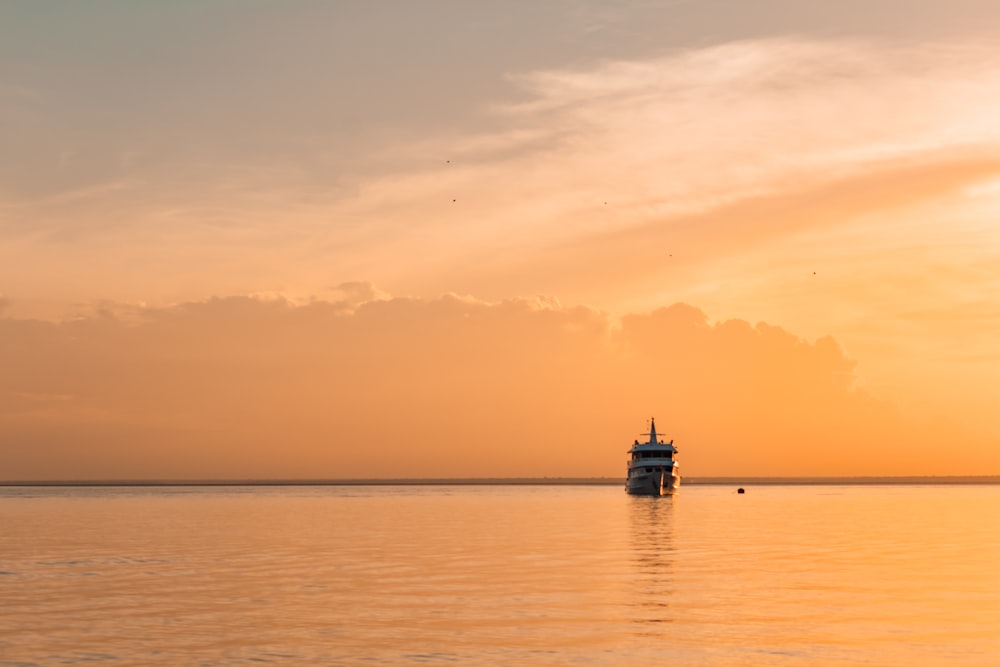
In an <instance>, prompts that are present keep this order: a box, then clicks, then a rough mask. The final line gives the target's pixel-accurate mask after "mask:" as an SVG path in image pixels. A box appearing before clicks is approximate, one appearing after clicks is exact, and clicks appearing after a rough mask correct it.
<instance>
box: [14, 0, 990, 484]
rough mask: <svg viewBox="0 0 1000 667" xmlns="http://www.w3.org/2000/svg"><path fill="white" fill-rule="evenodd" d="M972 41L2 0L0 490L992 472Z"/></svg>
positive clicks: (974, 33) (730, 17)
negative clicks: (640, 468)
mask: <svg viewBox="0 0 1000 667" xmlns="http://www.w3.org/2000/svg"><path fill="white" fill-rule="evenodd" d="M998 38H1000V8H998V7H997V5H996V4H995V3H993V2H987V1H985V0H950V1H948V2H943V1H942V2H938V1H936V0H930V1H927V2H921V3H913V2H908V1H903V0H869V1H867V2H860V1H855V0H844V1H842V2H838V3H828V2H819V1H815V2H814V1H812V0H806V1H802V0H795V1H793V0H754V1H753V2H745V1H742V0H741V1H738V2H737V1H734V0H691V1H685V0H664V1H660V2H657V1H654V0H632V1H630V0H621V1H618V2H588V1H586V0H575V1H573V0H561V1H552V2H527V1H524V2H522V1H520V0H512V1H511V2H506V3H502V4H488V3H469V2H459V1H457V0H456V1H444V0H440V1H430V0H428V1H426V2H397V1H392V0H384V1H368V2H352V1H346V2H319V1H289V2H265V1H263V0H245V1H243V0H241V1H239V2H237V1H236V0H218V1H214V2H189V1H184V0H177V1H174V2H146V3H136V2H125V1H118V2H110V1H103V0H93V1H91V2H87V3H45V2H28V1H24V2H19V1H17V0H8V1H7V2H3V3H0V364H2V365H0V367H2V368H3V369H4V370H3V372H2V373H0V479H6V480H40V479H64V480H65V479H236V478H248V477H249V478H398V477H423V478H427V477H431V478H439V477H510V476H514V477H544V476H549V477H558V476H569V477H583V476H608V477H614V476H623V473H624V467H625V456H626V455H625V449H627V446H628V444H629V443H631V442H632V440H633V439H634V438H635V437H636V436H637V435H638V433H640V432H642V431H644V430H646V425H647V420H648V418H649V417H650V416H655V417H657V420H658V421H657V426H658V430H659V431H660V432H662V433H664V434H665V435H667V436H668V437H672V438H674V440H675V444H677V445H678V448H679V450H680V455H679V460H680V462H681V466H682V468H681V469H682V473H683V474H685V475H688V476H692V477H698V476H719V475H732V476H740V475H758V476H759V475H765V476H771V475H1000V421H998V420H997V418H996V416H995V411H996V406H997V405H1000V336H998V335H997V334H998V333H1000V220H998V214H1000V121H998V120H997V119H998V118H1000V46H998V45H1000V39H998Z"/></svg>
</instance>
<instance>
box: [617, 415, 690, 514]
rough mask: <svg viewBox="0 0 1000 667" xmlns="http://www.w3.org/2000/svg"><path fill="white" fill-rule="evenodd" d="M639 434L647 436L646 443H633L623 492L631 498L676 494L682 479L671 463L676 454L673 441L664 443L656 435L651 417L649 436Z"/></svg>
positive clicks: (654, 422)
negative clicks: (631, 496)
mask: <svg viewBox="0 0 1000 667" xmlns="http://www.w3.org/2000/svg"><path fill="white" fill-rule="evenodd" d="M642 435H647V436H649V440H647V441H646V442H639V441H638V440H636V441H635V443H634V444H633V445H632V448H631V449H629V450H628V453H629V454H630V455H631V457H630V459H629V462H628V476H627V477H626V478H625V491H626V492H627V493H629V494H630V495H633V496H669V495H672V494H674V493H676V492H677V490H678V489H679V488H680V486H681V476H680V473H679V472H678V466H677V461H675V460H674V455H675V454H677V448H676V447H674V441H673V440H671V441H670V442H665V441H664V440H663V439H662V438H659V437H658V436H657V435H656V420H655V419H652V418H650V420H649V433H643V434H642Z"/></svg>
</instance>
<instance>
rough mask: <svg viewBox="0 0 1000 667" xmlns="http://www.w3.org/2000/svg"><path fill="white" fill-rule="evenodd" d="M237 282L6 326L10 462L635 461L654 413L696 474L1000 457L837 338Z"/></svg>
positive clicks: (1, 389) (914, 465) (271, 465)
mask: <svg viewBox="0 0 1000 667" xmlns="http://www.w3.org/2000/svg"><path fill="white" fill-rule="evenodd" d="M341 291H342V293H343V295H344V300H343V301H313V302H311V303H308V304H303V305H294V304H292V303H289V302H287V301H285V300H282V299H257V298H247V297H230V298H218V299H212V300H210V301H206V302H192V303H185V304H180V305H177V306H174V307H169V308H141V309H137V310H136V309H132V310H130V311H129V312H128V313H117V314H116V313H115V312H114V311H113V310H108V311H105V312H101V313H96V314H94V315H91V316H88V317H83V318H79V319H76V320H74V321H67V322H62V323H52V322H41V321H36V320H23V319H10V318H6V319H0V341H2V342H3V344H2V345H0V364H2V367H3V368H4V369H5V372H4V373H3V375H2V376H0V442H2V443H3V446H2V447H0V470H2V471H3V474H2V477H3V478H6V479H86V478H90V479H114V478H117V479H126V478H127V479H137V478H141V479H164V478H267V477H279V478H287V477H298V478H334V477H348V478H359V477H360V478H378V477H382V478H385V477H502V476H617V475H620V474H621V471H622V469H623V466H624V459H625V449H626V448H627V446H628V444H629V443H630V442H631V441H632V438H633V437H636V435H637V434H638V433H639V432H640V431H641V430H643V427H644V426H645V420H646V419H647V418H648V417H649V416H651V415H652V416H656V417H657V418H658V426H659V428H660V430H661V431H663V432H664V433H665V434H666V435H667V436H668V437H672V438H674V439H675V442H676V444H678V446H679V448H680V451H681V460H682V464H683V466H684V468H683V470H684V472H685V473H686V474H687V475H691V476H706V475H740V474H746V475H789V474H791V475H822V474H831V475H833V474H947V473H952V474H971V473H987V472H993V473H996V472H998V471H1000V460H998V459H997V457H996V455H995V454H991V453H989V452H988V451H987V450H985V449H980V447H981V445H982V444H983V443H982V442H981V441H980V440H981V438H980V437H979V436H978V435H977V434H975V433H967V434H965V435H962V434H957V433H950V434H949V440H948V443H949V446H948V449H949V453H948V459H947V460H942V458H941V457H940V456H939V451H938V450H939V449H940V444H939V442H940V441H939V440H938V438H940V437H941V436H943V435H944V432H945V425H944V424H941V423H937V424H935V423H932V422H930V421H928V422H927V423H923V424H919V425H914V424H908V423H907V422H905V421H904V420H903V418H902V417H901V415H900V414H898V412H897V411H896V410H895V409H894V408H893V406H892V405H891V404H889V403H887V402H884V401H880V400H876V399H875V398H873V397H872V396H870V395H868V394H866V393H865V392H864V391H862V390H859V389H858V388H857V387H856V383H855V378H854V375H853V370H854V365H855V364H854V362H853V361H851V360H850V359H848V358H847V357H846V356H845V354H844V352H843V351H842V350H841V348H840V347H839V346H838V344H837V343H836V342H835V341H834V340H833V339H831V338H822V339H819V340H816V341H814V342H808V341H805V340H802V339H800V338H798V337H796V336H795V335H793V334H791V333H789V332H787V331H785V330H783V329H781V328H780V327H776V326H771V325H767V324H763V323H761V324H757V325H751V324H750V323H748V322H745V321H741V320H732V321H728V322H720V323H711V322H709V321H708V319H707V317H706V315H705V314H704V313H703V312H701V311H700V310H698V309H696V308H694V307H691V306H688V305H684V304H675V305H673V306H670V307H668V308H662V309H659V310H656V311H653V312H650V313H644V314H633V315H628V316H626V317H624V318H622V319H620V320H615V319H612V318H610V317H609V316H608V315H606V314H604V313H601V312H597V311H594V310H590V309H587V308H582V307H576V308H572V307H562V306H559V305H558V304H556V303H554V302H551V301H547V300H510V301H504V302H501V303H484V302H480V301H476V300H473V299H467V298H460V297H457V296H445V297H441V298H438V299H433V300H413V299H400V298H388V297H386V296H385V295H382V298H380V299H379V300H374V301H372V300H366V301H363V302H362V303H360V304H359V303H358V301H357V299H358V297H359V296H362V295H365V294H367V295H369V296H371V295H377V294H379V293H378V292H376V291H375V290H373V289H371V288H370V287H369V286H365V285H348V286H344V287H343V288H342V290H341Z"/></svg>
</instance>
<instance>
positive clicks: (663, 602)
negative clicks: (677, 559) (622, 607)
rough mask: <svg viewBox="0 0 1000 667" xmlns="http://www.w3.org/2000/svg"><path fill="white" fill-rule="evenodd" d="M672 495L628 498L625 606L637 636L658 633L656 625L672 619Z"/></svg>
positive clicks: (673, 554) (659, 629)
mask: <svg viewBox="0 0 1000 667" xmlns="http://www.w3.org/2000/svg"><path fill="white" fill-rule="evenodd" d="M674 502H675V500H674V497H672V496H666V497H656V496H652V497H651V496H631V497H629V502H628V505H629V508H628V515H629V542H630V545H629V546H630V550H631V573H630V574H631V576H629V577H627V578H626V580H625V582H626V587H627V589H626V591H625V592H626V595H625V599H626V605H627V606H628V607H629V608H630V612H631V617H632V619H633V622H634V624H635V626H634V627H635V630H636V634H637V635H657V636H658V635H660V634H661V633H662V632H663V631H664V630H663V628H661V627H658V625H659V624H663V623H671V622H673V621H674V620H675V618H674V613H673V609H672V606H671V603H670V599H671V597H672V595H673V592H674V556H675V547H674V539H673V538H674V536H673V531H674Z"/></svg>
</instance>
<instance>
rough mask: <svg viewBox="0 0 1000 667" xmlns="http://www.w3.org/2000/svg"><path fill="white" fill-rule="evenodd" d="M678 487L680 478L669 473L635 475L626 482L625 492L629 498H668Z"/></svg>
mask: <svg viewBox="0 0 1000 667" xmlns="http://www.w3.org/2000/svg"><path fill="white" fill-rule="evenodd" d="M680 485H681V480H680V478H679V477H678V476H676V475H672V474H670V473H665V474H660V473H637V474H633V475H631V476H630V477H629V478H628V480H626V482H625V492H626V493H628V494H629V495H631V496H670V495H673V494H674V493H676V492H677V490H678V489H679V488H680Z"/></svg>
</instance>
